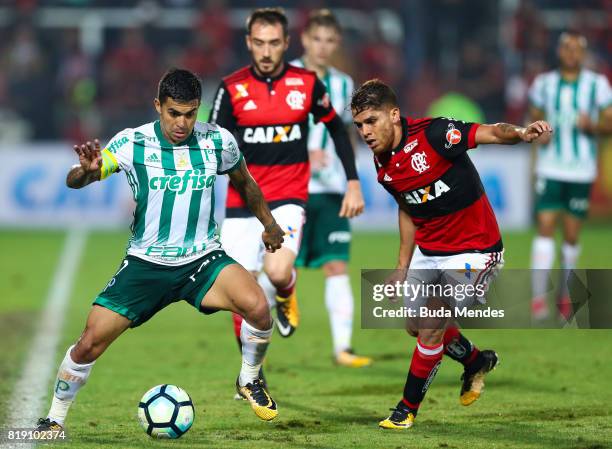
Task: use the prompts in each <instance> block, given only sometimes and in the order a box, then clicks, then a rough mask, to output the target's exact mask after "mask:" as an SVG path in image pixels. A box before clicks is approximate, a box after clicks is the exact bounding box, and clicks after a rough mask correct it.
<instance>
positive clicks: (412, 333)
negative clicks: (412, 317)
mask: <svg viewBox="0 0 612 449" xmlns="http://www.w3.org/2000/svg"><path fill="white" fill-rule="evenodd" d="M406 332H408V335H410V336H411V337H418V336H419V331H418V330H416V329H412V328H410V327H407V328H406Z"/></svg>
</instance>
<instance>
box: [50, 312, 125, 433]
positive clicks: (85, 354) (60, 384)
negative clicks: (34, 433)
mask: <svg viewBox="0 0 612 449" xmlns="http://www.w3.org/2000/svg"><path fill="white" fill-rule="evenodd" d="M130 323H131V322H130V320H128V319H127V318H126V317H124V316H123V315H119V314H118V313H116V312H113V311H112V310H109V309H106V308H104V307H100V306H97V305H95V306H93V307H92V308H91V311H90V312H89V316H88V317H87V323H86V325H85V330H83V333H82V334H81V337H80V338H79V340H78V341H77V342H76V344H75V345H73V346H71V347H70V348H68V351H66V355H65V356H64V359H63V360H62V363H61V364H60V367H59V370H58V372H57V378H56V380H55V383H54V384H53V400H52V402H51V408H50V410H49V413H48V414H47V417H46V418H41V419H40V420H39V421H38V429H39V430H59V429H61V428H62V427H63V426H64V421H65V420H66V415H67V414H68V410H69V408H70V406H71V405H72V402H73V401H74V398H75V396H76V394H77V393H78V391H79V390H80V389H81V387H82V386H83V385H85V383H86V382H87V378H88V377H89V374H90V373H91V369H92V367H93V365H94V362H95V361H96V360H97V359H98V357H100V355H102V353H103V352H104V351H105V350H106V349H107V348H108V347H109V346H110V344H111V343H112V342H113V341H115V340H116V339H117V337H119V335H121V334H122V333H123V332H124V331H125V330H126V329H127V328H128V327H129V326H130Z"/></svg>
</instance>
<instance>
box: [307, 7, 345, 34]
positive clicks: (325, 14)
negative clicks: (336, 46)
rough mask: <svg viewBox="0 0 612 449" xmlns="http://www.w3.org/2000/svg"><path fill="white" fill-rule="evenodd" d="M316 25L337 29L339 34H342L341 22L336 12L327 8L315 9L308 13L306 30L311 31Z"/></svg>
mask: <svg viewBox="0 0 612 449" xmlns="http://www.w3.org/2000/svg"><path fill="white" fill-rule="evenodd" d="M314 27H324V28H331V29H333V30H336V32H337V33H338V34H342V27H341V26H340V22H338V19H337V18H336V16H334V13H332V12H331V11H330V10H329V9H327V8H323V9H315V10H314V11H312V12H311V13H310V14H309V15H308V20H307V21H306V25H304V31H309V30H310V29H311V28H314Z"/></svg>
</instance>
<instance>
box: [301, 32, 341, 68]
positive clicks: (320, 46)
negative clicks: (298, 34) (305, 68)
mask: <svg viewBox="0 0 612 449" xmlns="http://www.w3.org/2000/svg"><path fill="white" fill-rule="evenodd" d="M339 44H340V35H339V34H338V32H337V31H336V30H335V29H334V28H331V27H324V26H313V27H311V28H310V29H309V30H308V31H305V32H304V33H302V46H303V47H304V53H305V56H306V58H307V59H308V60H309V61H310V62H311V63H312V64H315V65H317V66H319V67H325V66H328V65H330V62H331V58H332V56H333V55H334V53H335V52H336V50H337V48H338V45H339Z"/></svg>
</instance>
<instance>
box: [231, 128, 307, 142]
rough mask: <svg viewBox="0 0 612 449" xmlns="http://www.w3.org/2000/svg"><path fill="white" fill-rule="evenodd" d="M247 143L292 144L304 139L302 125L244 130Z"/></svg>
mask: <svg viewBox="0 0 612 449" xmlns="http://www.w3.org/2000/svg"><path fill="white" fill-rule="evenodd" d="M243 137H244V141H245V143H280V142H292V141H294V140H300V139H301V138H302V131H301V130H300V125H297V124H296V125H287V126H257V127H255V128H245V129H244V136H243Z"/></svg>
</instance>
